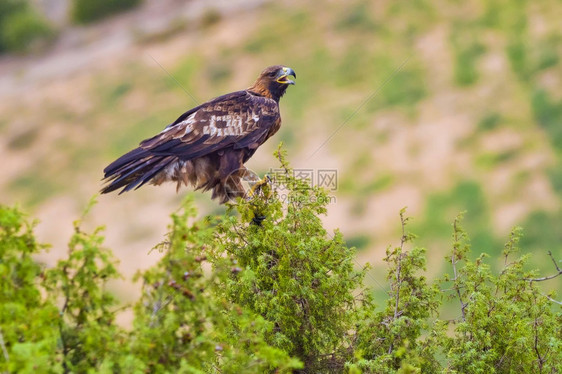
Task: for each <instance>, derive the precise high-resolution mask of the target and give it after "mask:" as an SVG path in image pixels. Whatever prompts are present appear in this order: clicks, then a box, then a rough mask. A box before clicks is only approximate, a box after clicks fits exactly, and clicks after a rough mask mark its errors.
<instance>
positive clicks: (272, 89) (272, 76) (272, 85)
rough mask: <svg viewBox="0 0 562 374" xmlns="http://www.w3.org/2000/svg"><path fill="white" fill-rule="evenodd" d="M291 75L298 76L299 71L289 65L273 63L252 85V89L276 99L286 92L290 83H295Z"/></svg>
mask: <svg viewBox="0 0 562 374" xmlns="http://www.w3.org/2000/svg"><path fill="white" fill-rule="evenodd" d="M289 77H294V78H295V79H296V78H297V73H295V71H294V70H293V69H291V68H289V67H287V66H282V65H273V66H270V67H267V68H265V69H264V71H262V72H261V74H260V76H259V77H258V79H257V80H256V82H255V83H254V85H253V86H252V87H250V90H251V91H254V92H256V93H259V94H260V95H263V96H266V97H269V98H271V99H274V100H276V101H279V99H280V98H281V97H282V96H283V95H284V94H285V91H286V90H287V87H289V85H290V84H295V82H294V81H293V80H291V79H290V78H289Z"/></svg>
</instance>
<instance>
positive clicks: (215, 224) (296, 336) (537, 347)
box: [0, 154, 562, 373]
mask: <svg viewBox="0 0 562 374" xmlns="http://www.w3.org/2000/svg"><path fill="white" fill-rule="evenodd" d="M278 157H279V159H280V160H281V167H282V168H285V170H286V171H287V173H286V174H282V175H281V176H282V177H283V182H284V183H283V184H284V186H286V188H287V193H286V195H285V196H286V200H285V202H284V203H282V202H281V201H280V200H279V198H278V195H277V194H275V193H271V190H270V187H269V186H264V187H263V188H262V190H261V191H260V192H259V193H257V194H255V195H254V197H253V198H252V199H250V200H239V201H238V202H237V203H236V204H231V205H230V206H229V208H228V210H227V212H225V213H223V214H222V215H219V216H213V217H211V216H208V217H205V218H203V219H200V220H195V219H194V217H195V215H196V212H195V209H194V208H193V203H192V202H191V200H190V199H188V200H186V202H185V203H184V204H183V205H182V207H181V209H180V210H179V211H178V212H177V213H175V214H173V215H172V224H171V225H170V231H169V233H168V234H167V235H166V238H165V240H164V241H163V242H162V243H160V244H158V245H157V246H156V247H155V249H156V250H160V251H163V252H164V256H163V257H162V259H161V261H160V262H159V263H158V264H156V265H155V266H154V267H152V268H150V269H148V270H147V271H145V272H142V273H139V274H138V275H137V279H139V280H141V281H142V296H141V298H140V300H138V302H136V303H135V305H134V307H133V310H134V323H133V327H132V329H130V330H125V329H123V328H122V327H120V326H118V325H117V324H116V323H115V316H116V314H117V311H118V310H119V308H118V305H117V303H118V300H117V299H116V298H115V296H114V295H112V294H111V293H110V292H109V291H108V290H107V282H108V281H110V280H111V279H115V278H116V277H119V274H118V272H117V270H116V266H115V260H114V259H113V257H112V254H111V252H110V251H109V250H108V249H105V248H104V247H103V237H102V236H101V229H96V230H95V231H94V232H93V233H91V234H89V233H86V232H84V231H83V230H82V229H81V223H80V221H77V222H75V225H74V229H75V232H74V235H73V236H72V238H71V240H70V242H69V251H68V257H67V258H66V259H63V260H61V261H59V262H58V264H57V265H56V266H55V267H53V268H51V269H43V267H42V266H40V265H38V264H37V263H36V262H34V261H33V259H32V257H31V256H32V255H34V254H36V253H38V252H39V251H41V250H44V249H45V246H44V245H41V244H39V243H37V241H36V239H35V237H34V234H33V225H34V224H33V223H29V221H28V219H27V218H26V217H25V216H24V215H23V214H22V213H21V211H19V210H18V209H17V208H8V207H4V206H0V300H2V302H1V303H0V371H1V372H17V373H36V372H39V373H51V372H53V373H87V372H89V373H92V372H100V373H146V372H150V373H273V372H275V373H291V372H298V373H344V372H347V373H361V372H364V373H420V372H428V373H439V372H442V373H484V372H485V373H512V372H515V371H518V372H521V373H556V372H560V370H562V349H561V348H562V328H561V326H562V313H560V311H559V310H558V311H557V310H556V309H555V308H554V306H556V304H554V303H553V302H552V300H554V299H553V297H554V295H552V294H549V295H546V294H544V293H543V292H544V291H543V290H541V289H540V288H539V287H537V284H538V283H539V282H542V281H543V280H545V279H547V278H540V277H538V276H537V274H536V273H535V272H528V271H525V270H524V268H525V263H526V261H527V257H518V252H517V244H518V240H519V235H520V233H519V230H518V229H516V230H514V231H513V233H512V235H511V236H510V238H509V240H508V242H507V244H506V245H505V247H504V251H503V253H502V260H503V261H502V262H503V266H502V268H501V269H500V271H499V272H498V273H494V272H493V271H492V270H491V267H490V266H489V265H488V264H486V262H485V257H486V256H485V255H481V256H479V257H477V258H476V259H474V260H471V259H470V257H471V256H469V251H470V246H469V242H468V236H467V234H466V233H465V232H464V230H463V229H462V228H461V226H460V218H457V219H456V220H455V222H454V225H453V242H452V246H451V250H450V252H449V254H448V255H447V257H446V260H447V262H448V264H449V272H448V273H449V275H446V276H445V277H444V278H443V279H439V280H437V281H435V282H430V281H428V279H427V278H426V277H425V275H424V274H425V263H426V251H425V250H424V249H423V248H418V247H413V248H410V245H411V242H412V241H413V240H414V238H415V237H414V235H412V234H411V233H409V232H408V231H407V223H408V218H407V217H406V216H405V212H404V210H402V211H401V213H400V219H401V226H402V235H401V240H400V244H399V245H397V246H396V247H394V248H392V247H389V248H388V250H387V253H386V257H385V258H384V261H385V262H386V264H387V267H388V271H387V280H388V285H389V288H390V289H389V291H388V294H387V295H386V299H385V300H383V301H382V303H383V305H382V307H380V308H379V307H376V306H375V304H374V302H373V298H372V296H371V294H372V290H369V289H364V287H363V285H362V281H363V277H364V276H365V274H366V272H365V269H363V270H356V269H354V266H353V264H354V250H352V249H350V248H348V247H347V246H346V245H345V243H344V241H343V238H342V235H341V234H340V233H339V232H337V231H336V232H335V233H333V234H332V233H329V232H327V231H326V230H325V229H324V228H323V225H322V222H321V220H320V218H319V216H320V215H322V214H325V213H326V203H327V201H329V200H328V199H326V195H325V193H324V192H323V191H322V190H321V189H318V188H310V187H308V186H307V185H306V184H304V182H302V181H299V180H297V179H295V178H293V177H292V176H291V175H292V173H291V171H290V169H289V168H288V165H287V164H286V163H285V161H284V156H283V155H282V154H278ZM274 182H275V181H274ZM552 259H553V260H555V259H554V258H552ZM555 268H556V270H557V271H558V274H556V273H555V274H554V275H553V276H552V277H549V278H552V279H554V278H556V277H557V275H560V274H562V272H561V271H560V270H559V268H558V265H557V263H556V261H555ZM443 305H445V306H447V307H448V308H449V310H448V312H447V313H448V314H451V310H453V312H452V313H453V314H454V316H453V317H446V318H445V317H444V314H446V313H444V312H443V307H442V306H443Z"/></svg>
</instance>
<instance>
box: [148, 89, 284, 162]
mask: <svg viewBox="0 0 562 374" xmlns="http://www.w3.org/2000/svg"><path fill="white" fill-rule="evenodd" d="M278 121H279V107H278V105H277V103H276V102H275V101H274V100H272V99H268V98H265V97H262V96H256V95H253V94H251V93H249V92H248V91H239V92H234V93H231V94H228V95H224V96H221V97H218V98H216V99H214V100H212V101H209V102H207V103H205V104H203V105H200V106H198V107H196V108H193V109H191V110H189V111H187V112H186V113H184V114H182V115H181V116H180V117H179V118H178V119H177V120H176V121H175V122H174V123H172V124H171V125H169V126H168V127H166V128H165V129H164V130H163V131H162V132H161V133H160V134H158V135H156V136H154V137H153V138H150V139H147V140H144V141H143V142H141V144H140V148H142V149H145V150H147V151H150V152H151V153H152V154H154V155H158V156H176V157H178V158H180V159H182V160H191V159H194V158H197V157H201V156H205V155H207V154H210V153H213V152H216V151H218V150H221V149H223V148H225V147H228V146H233V148H234V149H240V148H249V149H256V148H257V147H258V146H259V145H261V144H262V143H263V142H264V141H265V140H266V139H267V137H268V135H269V133H270V132H271V131H272V130H273V129H274V128H275V127H276V125H277V122H278Z"/></svg>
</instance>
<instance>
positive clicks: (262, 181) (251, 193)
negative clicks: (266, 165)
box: [247, 174, 271, 199]
mask: <svg viewBox="0 0 562 374" xmlns="http://www.w3.org/2000/svg"><path fill="white" fill-rule="evenodd" d="M269 183H271V178H270V177H269V175H267V174H266V175H265V177H263V178H262V179H260V180H259V181H257V182H255V183H254V184H253V185H252V187H251V188H250V190H249V191H248V193H247V196H248V198H249V199H251V198H253V197H254V196H255V195H256V194H257V193H258V191H259V190H261V188H262V187H263V186H265V185H267V184H269ZM268 197H269V194H268Z"/></svg>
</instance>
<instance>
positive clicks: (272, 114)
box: [101, 65, 296, 203]
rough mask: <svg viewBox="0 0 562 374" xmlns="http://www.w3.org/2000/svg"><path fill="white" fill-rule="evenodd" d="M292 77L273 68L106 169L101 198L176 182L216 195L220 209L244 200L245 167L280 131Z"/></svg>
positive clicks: (285, 69)
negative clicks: (282, 101) (281, 110)
mask: <svg viewBox="0 0 562 374" xmlns="http://www.w3.org/2000/svg"><path fill="white" fill-rule="evenodd" d="M290 76H294V77H296V74H295V72H294V71H293V70H292V69H290V68H288V67H284V66H280V65H276V66H270V67H268V68H266V69H265V70H264V71H263V72H262V73H261V74H260V76H259V77H258V79H257V80H256V82H255V83H254V84H253V85H252V86H251V87H250V88H248V89H246V90H243V91H237V92H232V93H230V94H227V95H224V96H220V97H217V98H215V99H213V100H211V101H208V102H206V103H204V104H201V105H199V106H197V107H195V108H193V109H191V110H188V111H187V112H185V113H184V114H182V115H181V116H180V117H179V118H178V119H177V120H176V121H175V122H173V123H172V124H170V125H168V126H167V127H166V128H165V129H164V130H163V131H162V132H161V133H159V134H158V135H156V136H154V137H152V138H150V139H146V140H144V141H142V142H141V143H140V146H139V147H138V148H136V149H134V150H132V151H130V152H128V153H126V154H125V155H123V156H121V157H120V158H118V159H117V160H115V161H114V162H112V163H111V164H110V165H109V166H107V167H106V168H105V169H104V173H105V176H104V180H105V181H107V183H108V184H107V185H106V186H105V187H104V188H103V189H102V190H101V192H102V193H108V192H111V191H114V190H117V189H120V188H122V190H121V192H120V193H123V192H125V191H129V190H131V189H133V188H134V189H137V188H139V187H141V186H142V185H144V184H146V183H151V184H155V185H159V184H161V183H163V182H167V181H173V182H176V183H177V188H178V189H179V187H180V186H181V185H182V184H184V185H186V186H188V185H192V186H193V187H195V188H196V189H203V190H204V191H207V190H212V191H213V193H212V198H213V199H215V198H217V199H219V201H220V202H221V203H225V202H226V201H228V200H230V199H233V198H235V197H243V196H245V191H244V188H243V187H242V184H241V179H243V178H249V177H252V176H251V175H250V174H251V172H249V171H248V170H247V169H246V168H245V167H244V163H245V162H246V161H248V159H249V158H250V157H252V155H253V154H254V152H255V151H256V149H257V148H258V147H259V146H260V145H262V144H263V143H264V142H265V141H266V140H267V139H269V138H270V137H271V136H272V135H273V134H275V133H276V132H277V130H279V127H280V126H281V117H280V115H279V99H280V98H281V97H282V96H283V95H284V94H285V90H286V89H287V87H288V85H290V84H294V82H293V81H292V80H290V79H289V77H290Z"/></svg>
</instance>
